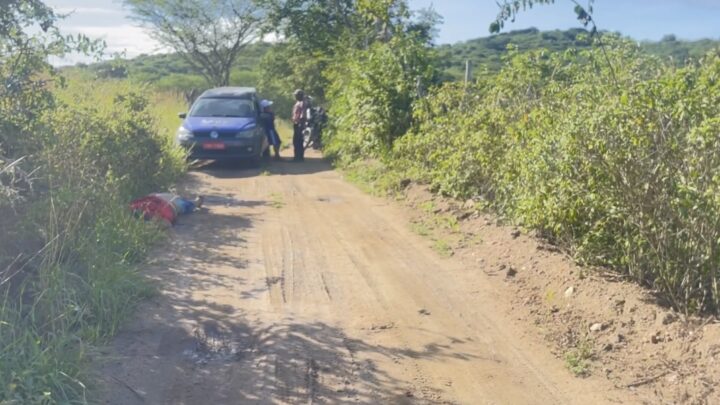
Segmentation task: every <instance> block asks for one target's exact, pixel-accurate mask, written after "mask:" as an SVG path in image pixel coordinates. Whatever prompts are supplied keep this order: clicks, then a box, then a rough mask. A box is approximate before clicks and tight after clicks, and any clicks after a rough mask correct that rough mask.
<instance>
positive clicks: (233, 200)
mask: <svg viewBox="0 0 720 405" xmlns="http://www.w3.org/2000/svg"><path fill="white" fill-rule="evenodd" d="M269 170H270V173H267V172H266V173H259V170H248V169H244V170H240V169H237V168H228V167H218V166H210V167H208V168H205V169H203V170H201V171H196V172H193V173H192V174H191V179H190V184H188V186H187V188H188V190H189V191H191V192H199V193H202V194H204V195H206V196H207V200H206V201H207V210H206V212H201V213H198V214H196V215H193V216H190V217H187V218H183V219H182V220H181V223H180V224H179V225H178V226H177V227H176V229H175V230H174V234H173V239H172V246H171V248H170V252H168V253H167V254H166V255H164V256H163V257H161V258H158V259H157V260H156V262H155V263H154V264H153V266H152V268H151V269H150V270H149V273H150V275H151V276H152V277H153V278H155V279H156V280H157V281H158V285H159V286H160V289H161V294H160V295H159V296H158V297H156V298H155V299H154V300H152V301H151V302H148V303H146V304H144V305H143V306H142V307H141V309H140V311H139V312H138V315H137V317H136V319H135V320H133V321H132V322H131V323H130V324H129V325H128V326H127V327H126V328H125V330H124V331H123V332H122V333H121V334H120V335H119V336H118V337H117V338H116V339H115V341H114V342H113V344H112V345H111V347H110V348H109V349H108V350H109V352H110V353H109V357H110V359H111V360H109V361H108V362H107V363H106V364H105V365H103V366H102V370H101V376H102V380H104V381H105V382H106V384H105V388H106V389H105V393H104V394H103V395H104V397H103V399H102V400H101V402H102V403H111V404H236V403H268V404H269V403H292V404H299V403H363V404H378V403H461V404H489V403H493V404H494V403H497V404H557V403H578V404H590V403H607V402H619V401H618V398H622V395H621V393H619V392H617V391H615V390H613V389H611V388H610V386H609V384H608V383H607V382H606V381H604V380H602V379H593V378H589V379H578V378H575V377H573V376H572V375H571V374H570V373H569V372H568V371H567V370H566V369H565V367H564V366H563V364H562V362H561V361H559V360H557V359H556V358H555V357H554V356H552V355H551V354H550V353H549V351H548V350H547V349H546V348H545V347H544V346H543V345H542V344H539V343H538V341H537V340H536V339H533V338H532V337H531V335H532V330H531V328H532V327H531V326H528V329H527V330H524V329H521V327H520V326H519V324H518V323H517V322H511V321H509V320H508V319H505V318H506V317H507V315H506V314H507V313H508V312H507V311H506V305H507V304H506V303H509V302H510V301H512V300H511V299H510V297H503V296H502V294H503V293H502V291H500V290H498V289H496V288H493V284H492V283H491V282H490V281H489V277H488V276H487V275H485V274H484V273H482V272H477V271H470V270H469V269H467V268H466V267H465V266H464V265H463V264H462V263H461V262H460V261H458V260H455V259H448V258H442V257H440V256H439V255H438V254H437V253H435V252H434V251H433V250H432V249H430V248H429V247H428V245H427V242H426V241H424V240H422V239H421V238H420V237H419V236H417V235H416V234H414V233H412V232H411V231H410V228H409V225H408V219H407V215H406V213H405V212H403V209H402V207H400V206H399V205H395V204H392V203H389V202H387V201H385V200H382V199H376V198H373V197H369V196H367V195H365V194H363V193H362V192H361V191H359V190H357V189H356V188H355V187H354V186H352V185H350V184H348V183H346V182H345V181H344V180H342V178H341V177H340V175H339V174H337V173H336V172H334V171H332V170H331V168H330V166H329V165H328V164H326V163H324V162H323V161H321V160H320V159H319V158H318V157H317V156H316V157H312V158H310V159H308V161H307V162H306V163H304V164H294V163H290V162H282V163H275V164H273V165H272V166H271V168H270V169H269Z"/></svg>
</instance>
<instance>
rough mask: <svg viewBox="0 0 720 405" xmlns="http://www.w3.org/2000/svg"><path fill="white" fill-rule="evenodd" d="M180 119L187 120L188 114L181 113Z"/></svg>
mask: <svg viewBox="0 0 720 405" xmlns="http://www.w3.org/2000/svg"><path fill="white" fill-rule="evenodd" d="M178 117H180V118H182V119H185V118H187V113H179V114H178Z"/></svg>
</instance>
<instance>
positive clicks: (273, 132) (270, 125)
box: [260, 100, 282, 160]
mask: <svg viewBox="0 0 720 405" xmlns="http://www.w3.org/2000/svg"><path fill="white" fill-rule="evenodd" d="M272 105H273V102H272V101H270V100H262V101H260V108H261V109H262V112H263V113H264V114H266V115H265V118H266V119H264V120H263V121H262V124H263V126H264V127H265V132H266V133H267V137H268V143H269V144H270V146H272V148H273V150H274V151H275V160H280V144H281V142H282V141H281V140H280V134H278V131H277V129H275V113H274V112H273V110H272Z"/></svg>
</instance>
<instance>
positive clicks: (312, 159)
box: [191, 153, 332, 179]
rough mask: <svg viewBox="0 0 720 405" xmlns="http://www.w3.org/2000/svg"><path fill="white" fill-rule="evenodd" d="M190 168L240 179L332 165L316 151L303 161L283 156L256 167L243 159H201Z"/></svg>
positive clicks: (304, 172)
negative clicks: (295, 160) (278, 159)
mask: <svg viewBox="0 0 720 405" xmlns="http://www.w3.org/2000/svg"><path fill="white" fill-rule="evenodd" d="M191 168H192V170H194V171H200V172H203V173H206V174H209V175H210V176H212V177H216V178H220V179H242V178H247V177H255V176H260V175H267V174H272V175H285V176H298V175H307V174H315V173H320V172H326V171H330V170H332V165H331V164H330V162H329V161H328V160H326V159H324V158H322V157H321V156H320V155H319V154H318V153H313V155H312V156H308V157H306V158H305V160H304V161H303V162H294V161H293V160H292V159H291V158H287V157H284V158H283V159H282V160H280V161H277V160H269V161H267V162H263V163H262V164H261V165H260V166H259V167H258V166H254V165H253V164H252V163H250V162H244V161H222V160H220V161H201V162H198V163H196V164H194V165H193V166H192V167H191Z"/></svg>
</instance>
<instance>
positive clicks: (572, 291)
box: [565, 286, 575, 298]
mask: <svg viewBox="0 0 720 405" xmlns="http://www.w3.org/2000/svg"><path fill="white" fill-rule="evenodd" d="M573 294H575V287H572V286H570V287H568V289H567V290H565V298H570V297H572V295H573Z"/></svg>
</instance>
